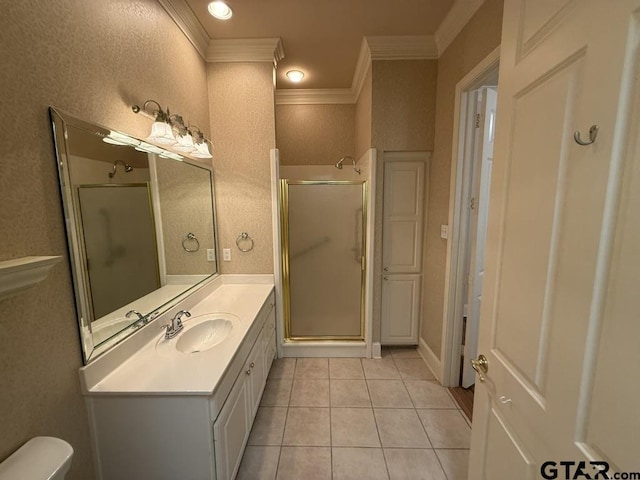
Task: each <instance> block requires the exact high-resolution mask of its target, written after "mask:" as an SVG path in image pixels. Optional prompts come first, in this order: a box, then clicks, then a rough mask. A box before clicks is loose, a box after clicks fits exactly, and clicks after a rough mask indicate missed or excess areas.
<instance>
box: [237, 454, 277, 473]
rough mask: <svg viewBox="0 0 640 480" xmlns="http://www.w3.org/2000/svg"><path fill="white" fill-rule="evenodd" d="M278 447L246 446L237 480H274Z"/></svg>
mask: <svg viewBox="0 0 640 480" xmlns="http://www.w3.org/2000/svg"><path fill="white" fill-rule="evenodd" d="M279 458H280V447H279V446H278V447H254V446H248V447H247V448H246V449H245V451H244V456H243V457H242V463H241V464H240V469H239V470H238V476H237V477H236V479H237V480H275V478H276V472H277V470H278V459H279Z"/></svg>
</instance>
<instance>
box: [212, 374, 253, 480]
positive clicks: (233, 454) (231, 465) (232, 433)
mask: <svg viewBox="0 0 640 480" xmlns="http://www.w3.org/2000/svg"><path fill="white" fill-rule="evenodd" d="M243 376H244V374H241V376H240V378H238V380H237V381H236V383H235V385H234V386H233V389H231V393H229V397H228V398H227V401H226V402H225V404H224V407H222V410H221V411H220V415H219V416H218V419H217V420H216V421H215V423H214V425H213V438H214V439H215V455H216V470H217V480H231V479H233V478H234V477H235V475H236V472H237V471H238V467H239V466H240V460H242V454H243V452H244V446H245V444H246V441H247V438H248V437H249V432H250V431H251V418H250V416H249V411H250V407H249V398H248V389H249V387H250V383H249V382H246V381H245V380H244V378H242V377H243Z"/></svg>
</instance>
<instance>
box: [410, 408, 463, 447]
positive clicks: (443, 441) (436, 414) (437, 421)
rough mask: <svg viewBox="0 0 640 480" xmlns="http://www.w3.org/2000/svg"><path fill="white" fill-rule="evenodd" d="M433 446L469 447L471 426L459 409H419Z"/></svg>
mask: <svg viewBox="0 0 640 480" xmlns="http://www.w3.org/2000/svg"><path fill="white" fill-rule="evenodd" d="M418 415H419V416H420V420H422V424H423V425H424V428H425V430H426V431H427V435H429V439H430V440H431V443H432V444H433V448H469V445H470V443H471V428H469V425H468V424H467V422H465V420H464V418H462V413H460V411H459V410H418Z"/></svg>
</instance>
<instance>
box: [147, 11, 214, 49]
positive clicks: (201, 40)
mask: <svg viewBox="0 0 640 480" xmlns="http://www.w3.org/2000/svg"><path fill="white" fill-rule="evenodd" d="M158 3H159V4H160V5H161V6H162V8H164V9H165V10H166V12H167V13H168V14H169V16H170V17H171V19H172V20H173V21H174V22H175V24H176V25H177V26H178V28H179V29H180V30H182V33H184V35H185V36H186V37H187V39H189V41H190V42H191V43H192V44H193V46H194V47H195V49H196V50H197V51H198V53H199V54H200V56H201V57H202V58H206V56H207V47H208V46H209V41H210V38H209V35H208V34H207V32H206V30H205V29H204V27H203V26H202V25H201V24H200V22H199V21H198V19H197V18H196V16H195V14H194V13H193V11H192V10H191V9H190V8H189V5H187V2H185V0H158Z"/></svg>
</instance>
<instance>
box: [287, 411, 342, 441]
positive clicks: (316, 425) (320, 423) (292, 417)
mask: <svg viewBox="0 0 640 480" xmlns="http://www.w3.org/2000/svg"><path fill="white" fill-rule="evenodd" d="M330 425H331V421H330V416H329V409H328V408H308V407H291V408H289V413H288V414H287V423H286V425H285V428H284V438H283V440H282V444H283V445H298V446H329V445H331V427H330Z"/></svg>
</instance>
